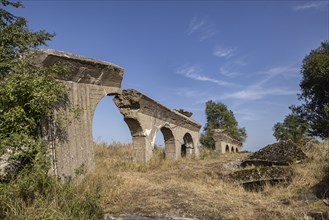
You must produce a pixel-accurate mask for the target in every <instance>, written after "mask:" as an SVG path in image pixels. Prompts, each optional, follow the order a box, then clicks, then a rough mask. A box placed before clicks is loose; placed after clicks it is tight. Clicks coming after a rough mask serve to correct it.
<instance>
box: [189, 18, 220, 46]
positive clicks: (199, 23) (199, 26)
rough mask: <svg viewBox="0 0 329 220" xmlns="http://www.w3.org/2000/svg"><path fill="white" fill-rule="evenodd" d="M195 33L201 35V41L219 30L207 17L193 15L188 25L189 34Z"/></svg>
mask: <svg viewBox="0 0 329 220" xmlns="http://www.w3.org/2000/svg"><path fill="white" fill-rule="evenodd" d="M195 33H196V34H198V35H199V36H200V41H204V40H206V39H209V38H211V37H213V36H215V35H216V34H217V31H216V30H215V28H214V26H213V25H212V24H210V23H209V22H208V21H207V20H206V19H205V18H203V19H199V18H198V17H193V18H192V20H191V21H190V24H189V27H188V34H189V35H191V34H195Z"/></svg>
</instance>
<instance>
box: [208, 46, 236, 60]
mask: <svg viewBox="0 0 329 220" xmlns="http://www.w3.org/2000/svg"><path fill="white" fill-rule="evenodd" d="M236 50H237V49H236V48H233V47H227V48H224V47H217V48H215V50H214V52H213V53H212V54H213V55H214V56H216V57H220V58H230V57H232V56H233V55H234V54H235V53H236Z"/></svg>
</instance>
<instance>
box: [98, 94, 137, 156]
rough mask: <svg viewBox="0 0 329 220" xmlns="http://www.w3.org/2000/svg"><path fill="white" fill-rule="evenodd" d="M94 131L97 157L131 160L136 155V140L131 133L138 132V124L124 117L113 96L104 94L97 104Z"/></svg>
mask: <svg viewBox="0 0 329 220" xmlns="http://www.w3.org/2000/svg"><path fill="white" fill-rule="evenodd" d="M127 125H128V126H127ZM132 131H134V132H132ZM92 133H93V141H94V143H95V144H94V153H95V156H96V157H99V158H104V159H105V158H109V159H110V158H113V159H123V158H125V159H128V158H129V160H131V159H132V158H133V157H134V149H133V144H132V143H133V142H135V141H134V140H133V139H134V138H132V135H131V134H132V133H138V126H137V125H135V124H134V123H133V122H130V121H129V120H128V121H127V120H125V119H124V117H123V115H122V114H121V113H120V111H119V109H118V107H117V106H116V105H115V103H114V102H113V96H104V97H103V98H102V99H101V100H100V101H99V102H98V104H97V105H96V108H95V111H94V114H93V120H92ZM105 155H106V156H105ZM96 159H97V158H96Z"/></svg>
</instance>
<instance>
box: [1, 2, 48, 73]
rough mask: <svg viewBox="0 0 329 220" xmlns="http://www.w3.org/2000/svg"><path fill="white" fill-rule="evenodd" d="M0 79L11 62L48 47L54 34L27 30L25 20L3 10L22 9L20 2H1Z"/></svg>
mask: <svg viewBox="0 0 329 220" xmlns="http://www.w3.org/2000/svg"><path fill="white" fill-rule="evenodd" d="M0 5H1V8H0V51H1V53H0V77H2V75H3V74H4V73H6V72H8V70H9V68H10V66H11V65H12V64H11V62H13V61H14V60H17V59H18V58H20V57H21V56H22V54H24V53H26V52H27V51H29V50H31V49H35V48H36V47H38V46H40V45H46V41H48V40H50V39H51V38H52V37H53V36H54V34H50V33H47V32H45V31H44V30H40V31H37V32H33V31H31V30H29V29H28V28H27V21H26V19H25V18H22V17H18V16H15V15H13V14H12V13H10V12H8V11H6V10H5V9H3V7H6V6H7V7H8V6H12V7H14V8H20V7H22V6H23V5H22V4H21V3H20V2H10V1H8V0H1V1H0Z"/></svg>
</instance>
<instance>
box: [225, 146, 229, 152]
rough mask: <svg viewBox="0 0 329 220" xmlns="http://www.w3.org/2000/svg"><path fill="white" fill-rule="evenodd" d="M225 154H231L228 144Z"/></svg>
mask: <svg viewBox="0 0 329 220" xmlns="http://www.w3.org/2000/svg"><path fill="white" fill-rule="evenodd" d="M225 152H226V153H229V152H230V147H229V146H228V145H227V144H226V148H225Z"/></svg>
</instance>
